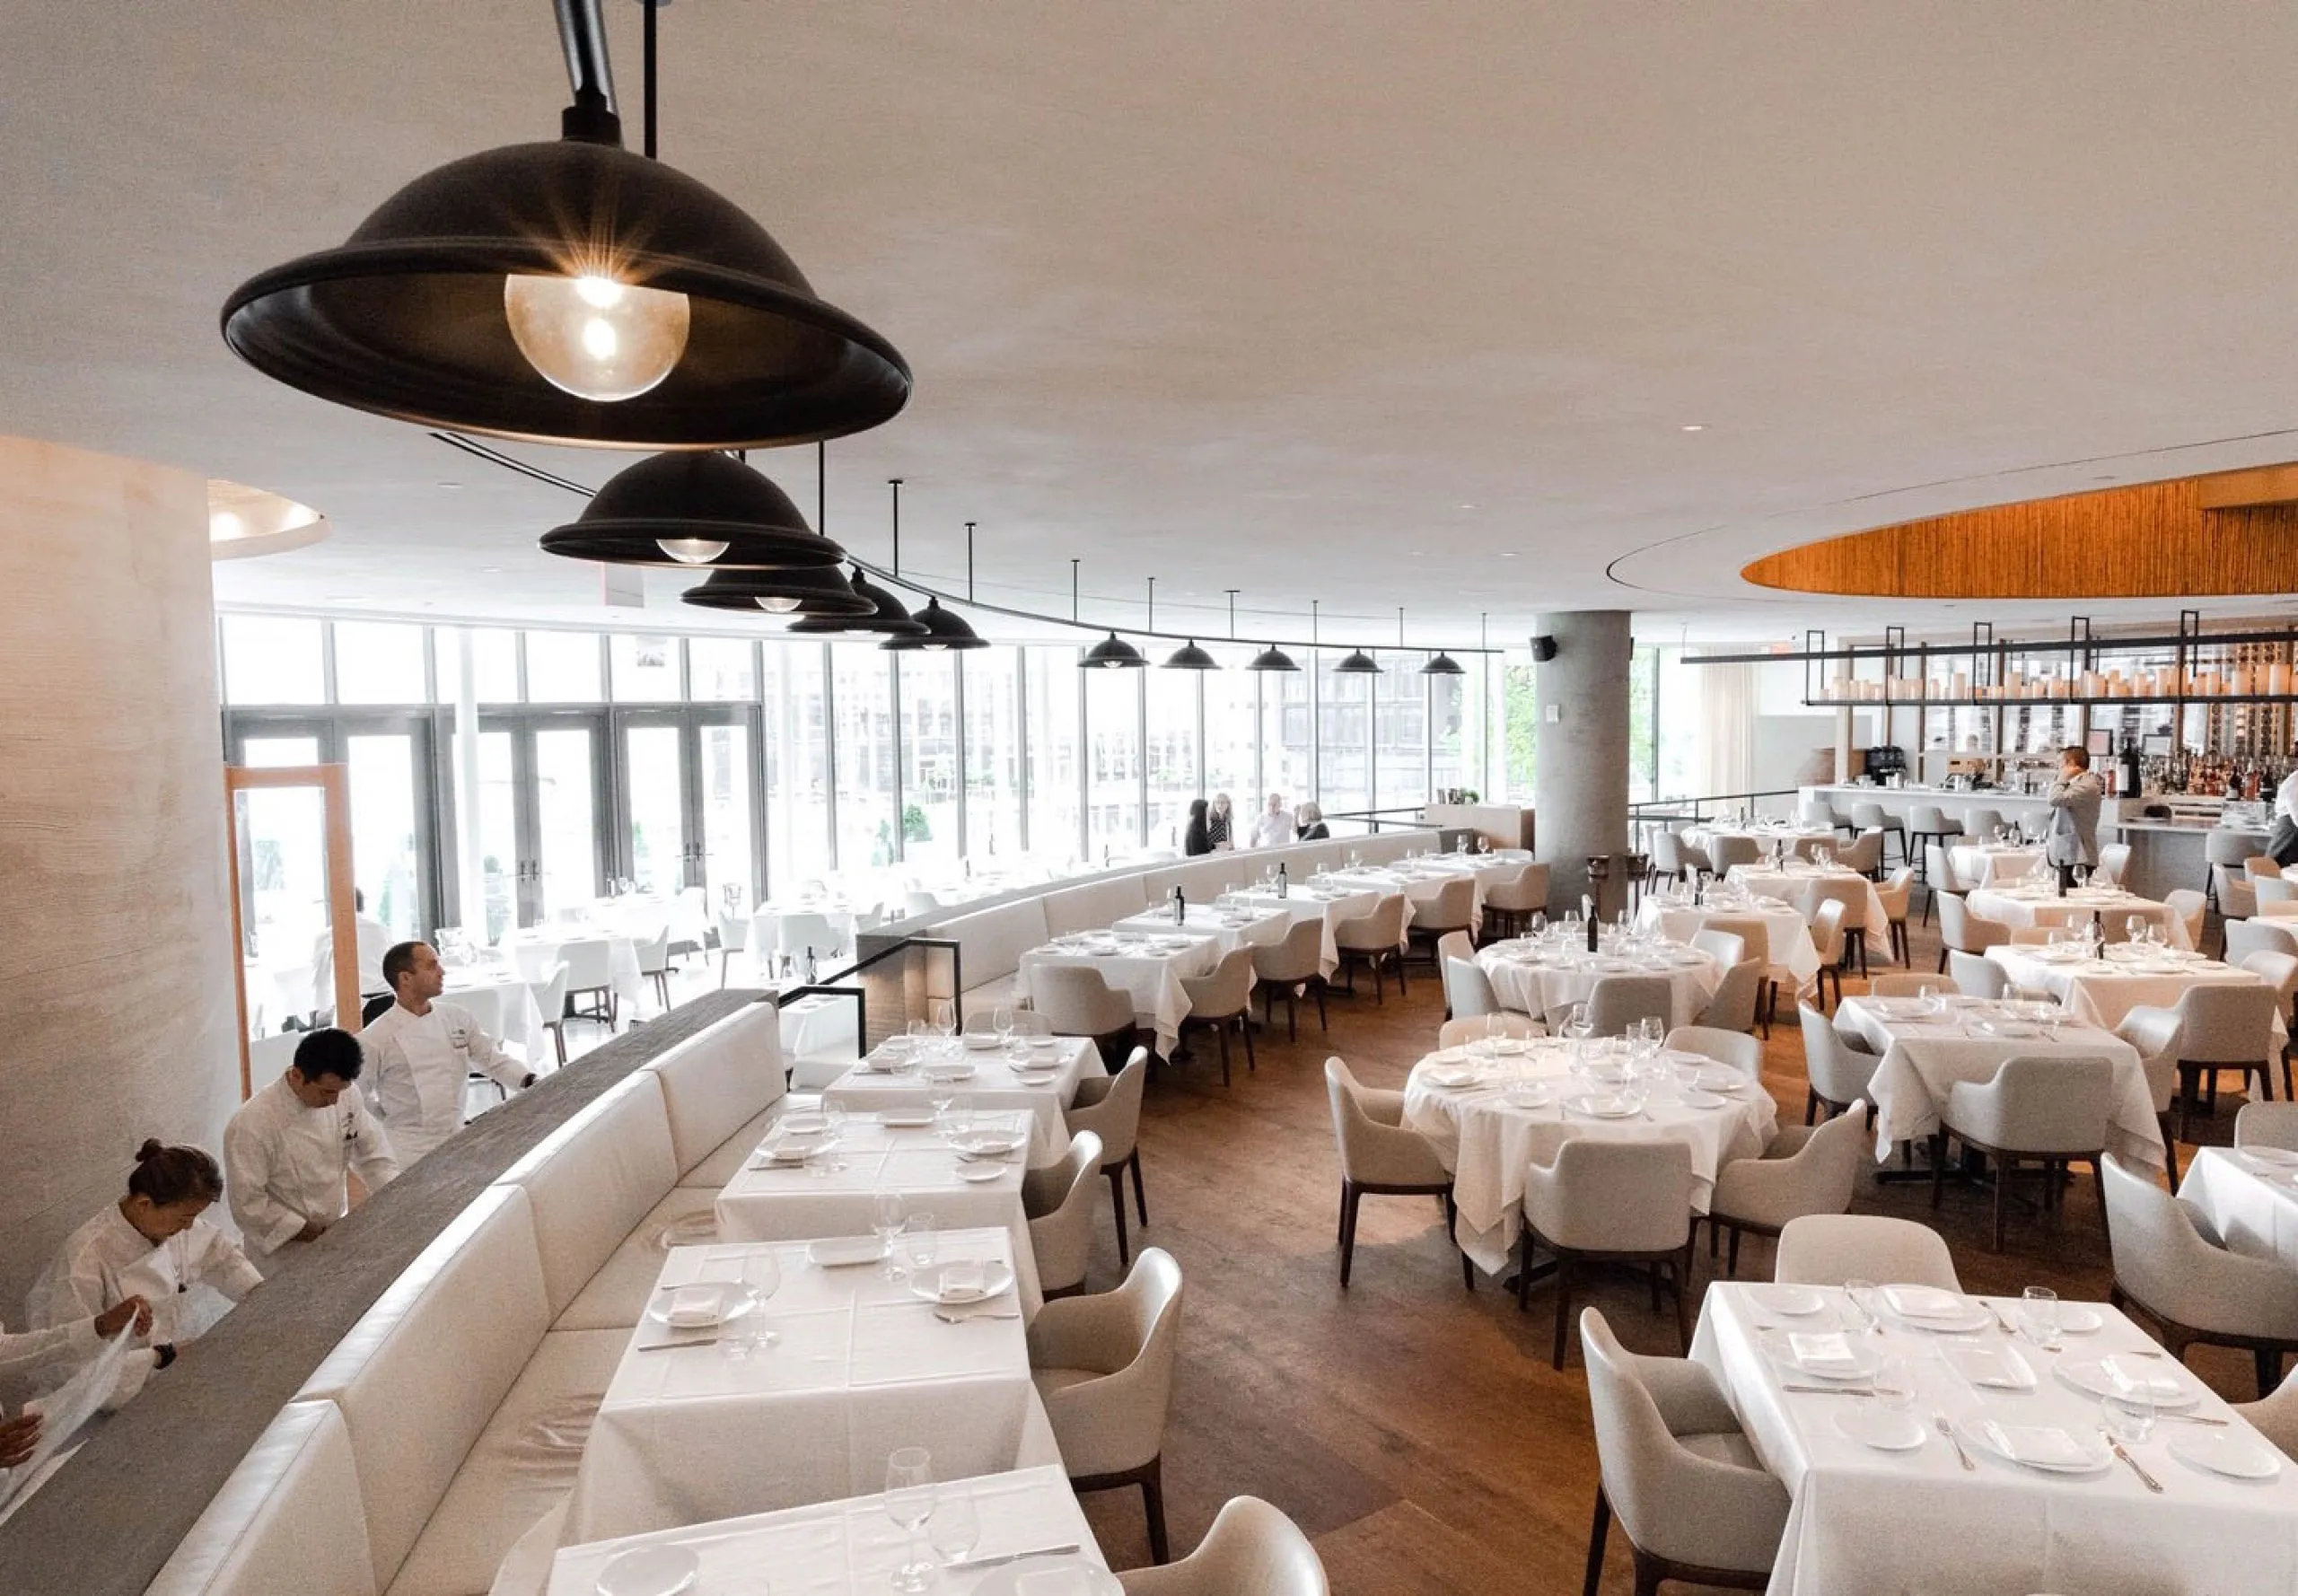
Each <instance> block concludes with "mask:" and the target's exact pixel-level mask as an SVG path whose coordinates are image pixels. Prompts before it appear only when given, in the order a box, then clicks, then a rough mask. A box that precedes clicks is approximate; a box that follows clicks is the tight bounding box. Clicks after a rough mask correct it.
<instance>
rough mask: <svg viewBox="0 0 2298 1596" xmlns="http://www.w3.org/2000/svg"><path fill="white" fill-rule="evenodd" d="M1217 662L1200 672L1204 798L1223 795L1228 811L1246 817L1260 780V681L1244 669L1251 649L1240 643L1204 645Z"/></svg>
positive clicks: (1256, 803)
mask: <svg viewBox="0 0 2298 1596" xmlns="http://www.w3.org/2000/svg"><path fill="white" fill-rule="evenodd" d="M1208 652H1209V653H1212V655H1213V657H1214V658H1215V659H1217V660H1219V661H1220V662H1221V669H1220V670H1218V671H1204V672H1202V673H1201V675H1202V678H1203V680H1204V691H1205V795H1206V797H1208V798H1210V797H1211V796H1213V794H1215V793H1226V794H1229V800H1230V803H1231V805H1232V808H1234V809H1236V810H1238V811H1242V813H1244V814H1246V815H1250V814H1251V813H1252V812H1253V811H1254V810H1255V809H1256V808H1257V807H1258V801H1257V800H1256V799H1255V798H1254V796H1253V794H1255V792H1257V791H1258V790H1259V786H1260V776H1259V767H1260V686H1261V678H1260V677H1259V675H1257V674H1256V673H1255V672H1253V671H1248V670H1246V669H1245V668H1244V666H1245V662H1246V661H1248V660H1250V659H1251V658H1252V657H1253V653H1254V651H1253V650H1251V649H1250V648H1246V647H1243V646H1241V645H1232V646H1228V647H1224V646H1222V645H1219V644H1213V645H1208Z"/></svg>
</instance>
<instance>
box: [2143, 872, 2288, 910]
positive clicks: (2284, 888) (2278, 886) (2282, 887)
mask: <svg viewBox="0 0 2298 1596" xmlns="http://www.w3.org/2000/svg"><path fill="white" fill-rule="evenodd" d="M2250 894H2251V896H2252V898H2253V899H2256V901H2257V903H2258V906H2259V910H2260V912H2261V913H2263V912H2265V910H2266V907H2267V905H2268V904H2270V903H2293V902H2298V881H2292V880H2291V879H2290V878H2289V877H2288V876H2286V875H2262V876H2259V877H2257V878H2255V879H2254V880H2253V881H2251V882H2250ZM2162 901H2163V902H2165V903H2168V902H2169V901H2170V899H2167V898H2166V899H2163V900H2162Z"/></svg>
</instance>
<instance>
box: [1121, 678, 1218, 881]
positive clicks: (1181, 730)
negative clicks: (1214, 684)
mask: <svg viewBox="0 0 2298 1596" xmlns="http://www.w3.org/2000/svg"><path fill="white" fill-rule="evenodd" d="M1136 674H1138V675H1140V676H1141V677H1142V678H1143V679H1144V680H1143V681H1142V684H1141V686H1142V690H1143V692H1144V693H1145V695H1146V697H1147V712H1148V733H1149V734H1148V740H1147V741H1146V743H1145V745H1144V747H1143V750H1142V751H1143V758H1144V764H1145V771H1146V774H1147V776H1148V798H1149V807H1148V811H1147V819H1146V820H1145V827H1146V829H1147V836H1148V843H1149V846H1151V847H1153V848H1170V849H1171V850H1172V851H1174V852H1175V853H1179V852H1180V846H1181V840H1182V833H1183V831H1184V830H1186V829H1187V828H1188V806H1189V802H1190V801H1191V800H1193V799H1197V798H1201V797H1204V796H1205V795H1206V790H1205V784H1204V778H1203V775H1202V772H1201V771H1200V768H1199V767H1198V763H1197V755H1198V745H1197V694H1198V691H1199V688H1200V686H1201V683H1202V681H1203V679H1204V676H1205V674H1206V673H1205V672H1204V671H1166V670H1162V669H1160V668H1157V667H1154V666H1153V667H1151V668H1150V669H1149V670H1146V671H1139V672H1136Z"/></svg>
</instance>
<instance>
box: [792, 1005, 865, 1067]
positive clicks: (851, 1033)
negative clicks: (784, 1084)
mask: <svg viewBox="0 0 2298 1596" xmlns="http://www.w3.org/2000/svg"><path fill="white" fill-rule="evenodd" d="M861 1026H862V1005H861V1004H857V1003H855V1001H854V1000H853V999H852V998H850V997H833V996H831V995H829V993H826V992H816V993H812V994H811V995H807V996H805V997H794V998H792V999H791V1000H790V1001H789V1002H788V1003H787V1004H785V1005H783V1008H782V1057H783V1059H784V1061H785V1063H786V1064H788V1065H789V1066H790V1084H791V1085H792V1086H793V1087H794V1088H795V1089H797V1090H798V1091H800V1092H819V1091H820V1090H821V1089H822V1088H823V1087H825V1086H827V1085H829V1083H831V1082H832V1081H835V1080H837V1079H838V1076H840V1075H842V1074H845V1073H846V1071H847V1070H849V1069H851V1068H853V1067H854V1061H855V1058H857V1057H860V1055H861V1052H862V1031H861Z"/></svg>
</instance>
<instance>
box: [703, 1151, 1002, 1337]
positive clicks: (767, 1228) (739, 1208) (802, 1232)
mask: <svg viewBox="0 0 2298 1596" xmlns="http://www.w3.org/2000/svg"><path fill="white" fill-rule="evenodd" d="M976 1123H977V1124H978V1125H979V1124H988V1123H994V1124H1001V1125H1010V1126H1011V1127H1013V1128H1014V1129H1015V1130H1026V1131H1028V1132H1030V1134H1031V1136H1035V1134H1036V1129H1035V1127H1034V1125H1033V1123H1032V1122H1031V1119H1030V1118H1029V1116H1027V1115H1026V1114H1021V1113H1008V1114H985V1115H983V1116H981V1117H980V1118H979V1119H978V1120H977V1121H976ZM840 1152H841V1153H842V1154H843V1156H844V1160H845V1166H846V1167H845V1168H843V1169H839V1170H833V1171H830V1172H829V1174H827V1175H822V1176H816V1175H814V1174H812V1173H811V1172H810V1171H806V1170H804V1169H802V1168H796V1167H793V1166H785V1165H779V1164H776V1165H765V1166H760V1167H755V1168H753V1167H745V1168H744V1169H743V1170H742V1171H741V1173H740V1174H738V1175H736V1176H735V1177H734V1178H733V1179H732V1180H730V1181H728V1182H727V1183H726V1188H725V1189H724V1190H723V1191H721V1192H720V1193H719V1194H718V1203H717V1210H718V1234H719V1235H720V1236H721V1237H722V1238H724V1240H726V1241H796V1240H800V1239H803V1238H807V1237H813V1236H866V1235H868V1234H869V1233H870V1224H871V1221H872V1218H873V1203H872V1198H873V1197H875V1196H876V1195H877V1194H878V1193H879V1192H881V1191H898V1192H899V1193H901V1194H902V1196H903V1197H905V1198H906V1199H907V1200H908V1203H909V1206H910V1207H911V1208H912V1209H922V1210H924V1211H925V1212H928V1213H931V1214H932V1215H934V1222H935V1223H938V1224H939V1225H940V1226H941V1227H942V1228H943V1229H944V1230H956V1229H961V1228H963V1227H966V1226H969V1225H973V1226H978V1225H1002V1226H1004V1229H1005V1230H1006V1231H1008V1232H1011V1234H1012V1235H1013V1249H1014V1257H1015V1259H1016V1260H1017V1261H1016V1265H1015V1267H1017V1268H1018V1270H1019V1271H1020V1273H1021V1276H1022V1311H1024V1312H1029V1313H1035V1312H1036V1311H1037V1309H1038V1303H1039V1302H1040V1301H1041V1300H1042V1297H1041V1293H1039V1290H1038V1265H1037V1255H1036V1254H1035V1253H1033V1252H1032V1251H1031V1250H1030V1223H1029V1219H1028V1217H1027V1216H1026V1215H1023V1214H1022V1162H1021V1161H1020V1160H1018V1159H1017V1160H1015V1161H1014V1162H1012V1163H1010V1164H1006V1165H1004V1166H1003V1168H1002V1169H1001V1170H1000V1172H999V1174H998V1177H997V1179H995V1180H987V1181H983V1182H981V1183H980V1184H978V1185H977V1184H974V1183H972V1182H970V1181H966V1180H960V1179H958V1170H959V1167H960V1163H959V1159H958V1155H957V1154H956V1153H953V1152H952V1151H951V1150H950V1148H949V1146H948V1144H945V1143H944V1142H943V1140H942V1137H941V1134H940V1133H939V1132H938V1131H935V1130H934V1129H933V1128H931V1127H921V1128H918V1129H914V1130H912V1129H896V1128H895V1127H891V1126H889V1125H886V1124H883V1123H881V1121H879V1120H877V1119H875V1118H865V1117H864V1116H863V1115H859V1114H857V1115H855V1116H854V1118H851V1119H849V1120H847V1121H846V1136H845V1139H844V1143H843V1144H842V1146H841V1148H840ZM750 1162H751V1163H753V1164H756V1163H757V1162H758V1161H756V1160H752V1161H750Z"/></svg>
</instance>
